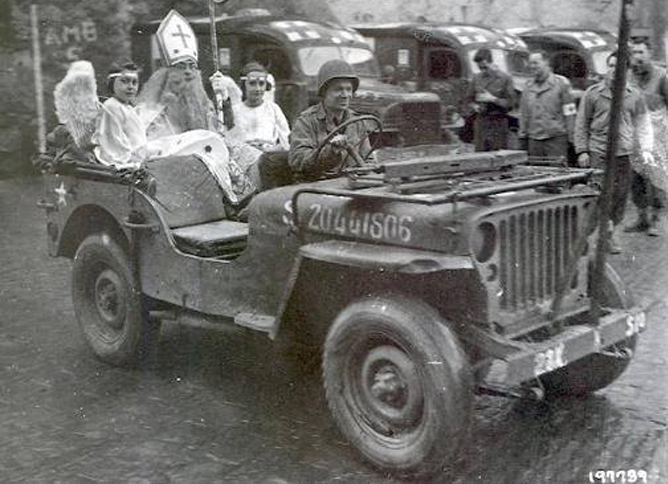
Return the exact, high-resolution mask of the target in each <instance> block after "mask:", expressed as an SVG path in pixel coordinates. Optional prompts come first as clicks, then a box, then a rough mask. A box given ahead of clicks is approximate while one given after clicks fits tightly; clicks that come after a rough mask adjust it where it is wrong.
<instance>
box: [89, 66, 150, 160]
mask: <svg viewBox="0 0 668 484" xmlns="http://www.w3.org/2000/svg"><path fill="white" fill-rule="evenodd" d="M107 89H108V91H109V94H110V95H111V97H110V98H109V99H107V100H106V101H105V102H104V104H102V109H101V112H100V115H99V118H98V123H97V129H96V131H95V134H94V135H93V139H92V141H93V144H95V145H96V146H95V148H94V152H95V156H96V157H97V159H98V160H99V161H100V163H103V164H105V165H112V166H116V167H136V166H139V164H140V163H141V162H142V161H143V160H144V158H145V157H146V142H147V140H146V128H145V127H144V125H143V123H142V121H141V120H140V118H139V116H138V114H137V112H136V111H135V106H134V103H135V99H136V97H137V92H138V90H139V73H138V71H137V66H136V65H135V64H133V63H131V62H125V63H123V64H115V65H113V66H112V68H111V69H110V70H109V75H108V76H107Z"/></svg>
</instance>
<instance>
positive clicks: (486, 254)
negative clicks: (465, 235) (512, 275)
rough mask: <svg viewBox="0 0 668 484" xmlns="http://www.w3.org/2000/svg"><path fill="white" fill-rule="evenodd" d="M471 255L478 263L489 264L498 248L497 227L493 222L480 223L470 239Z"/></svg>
mask: <svg viewBox="0 0 668 484" xmlns="http://www.w3.org/2000/svg"><path fill="white" fill-rule="evenodd" d="M470 245H471V253H472V254H473V256H474V257H475V258H476V260H477V261H478V262H487V261H488V260H489V259H491V257H492V256H493V255H494V250H495V248H496V227H495V226H494V224H492V223H491V222H482V223H479V224H478V226H477V227H475V228H474V229H473V232H472V233H471V238H470Z"/></svg>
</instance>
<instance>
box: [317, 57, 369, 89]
mask: <svg viewBox="0 0 668 484" xmlns="http://www.w3.org/2000/svg"><path fill="white" fill-rule="evenodd" d="M334 79H350V80H351V81H352V83H353V92H354V91H357V88H358V87H359V85H360V79H359V77H357V74H355V71H354V70H353V66H351V65H350V64H348V63H347V62H346V61H344V60H340V59H334V60H330V61H327V62H325V63H324V64H323V65H322V66H320V70H319V71H318V96H320V97H323V94H324V91H325V89H326V88H327V84H329V82H330V81H333V80H334Z"/></svg>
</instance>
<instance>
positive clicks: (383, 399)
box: [323, 297, 473, 477]
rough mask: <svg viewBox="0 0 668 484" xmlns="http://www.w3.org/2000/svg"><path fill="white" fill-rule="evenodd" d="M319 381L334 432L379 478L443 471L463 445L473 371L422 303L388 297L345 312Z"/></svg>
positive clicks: (357, 304)
mask: <svg viewBox="0 0 668 484" xmlns="http://www.w3.org/2000/svg"><path fill="white" fill-rule="evenodd" d="M323 377H324V385H325V392H326V396H327V402H328V405H329V407H330V409H331V411H332V414H333V416H334V419H335V420H336V422H337V424H338V426H339V428H340V429H341V431H342V432H343V434H344V435H345V436H346V437H347V438H348V440H349V441H350V442H351V443H352V444H353V445H354V446H355V447H356V448H357V449H358V450H359V451H360V452H361V453H362V454H363V455H364V456H365V457H366V458H367V459H368V460H369V461H370V462H371V463H372V464H374V465H375V466H377V467H379V468H381V469H382V470H384V471H390V472H394V473H397V474H399V475H402V476H405V477H415V476H426V475H429V474H432V473H434V472H436V471H442V470H443V469H444V468H445V467H447V466H448V463H452V462H453V461H454V460H455V459H456V457H457V455H458V454H459V452H460V451H461V450H462V448H463V446H464V443H465V442H466V440H467V437H468V433H469V427H470V417H471V408H472V395H473V393H472V379H471V374H470V368H469V365H468V362H467V360H466V357H465V355H464V352H463V351H462V349H461V347H460V344H459V342H458V341H457V338H456V337H455V335H454V334H453V333H452V331H451V330H450V329H449V328H448V326H447V324H446V322H445V321H443V319H442V318H441V317H440V316H439V315H438V313H436V311H434V310H433V309H432V308H431V307H429V306H427V305H426V304H423V303H421V302H418V301H410V300H403V299H401V298H396V297H392V298H371V299H366V300H362V301H358V302H354V303H352V304H351V305H349V306H348V307H347V308H346V309H345V310H344V311H343V312H342V313H341V314H340V315H339V316H338V317H337V318H336V321H335V322H334V323H333V325H332V326H331V328H330V330H329V332H328V335H327V339H326V341H325V350H324V357H323Z"/></svg>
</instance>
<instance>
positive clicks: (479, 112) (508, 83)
mask: <svg viewBox="0 0 668 484" xmlns="http://www.w3.org/2000/svg"><path fill="white" fill-rule="evenodd" d="M473 61H474V62H475V63H476V64H477V65H478V68H479V69H480V72H479V73H477V74H476V75H475V76H474V77H473V81H472V82H471V84H470V86H469V90H468V93H467V96H466V100H467V101H468V103H469V106H470V107H471V109H472V110H473V112H475V121H474V124H473V132H474V135H473V143H474V145H475V150H476V151H493V150H502V149H507V148H508V111H510V110H511V109H512V108H513V107H514V106H515V104H516V102H517V99H516V95H515V88H514V86H513V79H512V77H510V76H509V75H508V74H506V73H505V72H503V71H501V70H500V69H498V68H496V67H495V66H493V65H492V51H491V50H489V49H480V50H478V51H477V52H476V53H475V56H474V57H473Z"/></svg>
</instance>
